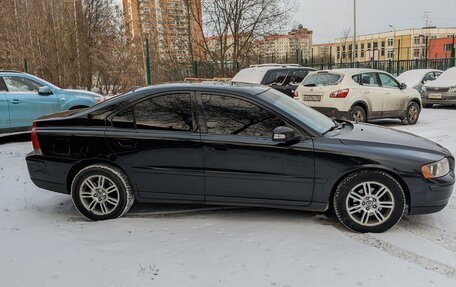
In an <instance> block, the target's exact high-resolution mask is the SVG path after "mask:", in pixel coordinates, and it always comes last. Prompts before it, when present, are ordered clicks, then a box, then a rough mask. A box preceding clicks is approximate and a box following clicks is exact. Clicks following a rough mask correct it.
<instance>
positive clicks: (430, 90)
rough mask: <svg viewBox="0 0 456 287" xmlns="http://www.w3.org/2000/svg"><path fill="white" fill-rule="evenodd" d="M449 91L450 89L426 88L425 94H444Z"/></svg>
mask: <svg viewBox="0 0 456 287" xmlns="http://www.w3.org/2000/svg"><path fill="white" fill-rule="evenodd" d="M449 90H450V88H436V87H427V88H426V91H427V92H432V93H446V92H448V91H449Z"/></svg>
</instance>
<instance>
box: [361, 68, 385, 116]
mask: <svg viewBox="0 0 456 287" xmlns="http://www.w3.org/2000/svg"><path fill="white" fill-rule="evenodd" d="M354 79H355V81H356V82H357V83H358V84H360V87H358V88H359V92H358V94H359V95H360V97H361V99H363V101H365V102H366V103H367V104H368V106H369V111H367V117H368V119H377V118H380V117H381V116H382V112H383V102H384V100H385V91H384V90H383V89H382V88H381V86H380V82H379V79H378V77H377V74H376V73H373V72H372V73H362V74H359V75H356V76H355V78H354Z"/></svg>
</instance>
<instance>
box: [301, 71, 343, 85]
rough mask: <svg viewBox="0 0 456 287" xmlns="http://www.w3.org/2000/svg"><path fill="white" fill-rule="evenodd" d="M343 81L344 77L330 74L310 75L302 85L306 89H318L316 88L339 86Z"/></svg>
mask: <svg viewBox="0 0 456 287" xmlns="http://www.w3.org/2000/svg"><path fill="white" fill-rule="evenodd" d="M341 80H342V76H341V75H338V74H330V73H315V74H309V75H308V76H307V77H306V78H305V79H304V81H302V85H303V86H305V87H316V86H334V85H337V84H339V82H340V81H341Z"/></svg>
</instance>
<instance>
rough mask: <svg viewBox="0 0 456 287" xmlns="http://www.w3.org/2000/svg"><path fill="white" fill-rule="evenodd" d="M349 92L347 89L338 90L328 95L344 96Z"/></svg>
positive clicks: (334, 96)
mask: <svg viewBox="0 0 456 287" xmlns="http://www.w3.org/2000/svg"><path fill="white" fill-rule="evenodd" d="M349 92H350V90H349V89H343V90H338V91H335V92H332V93H331V94H330V95H329V97H330V98H346V97H347V96H348V93H349Z"/></svg>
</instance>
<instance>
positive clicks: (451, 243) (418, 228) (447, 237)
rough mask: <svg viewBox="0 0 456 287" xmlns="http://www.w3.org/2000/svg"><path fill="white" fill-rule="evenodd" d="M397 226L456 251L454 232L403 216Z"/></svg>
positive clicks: (455, 235)
mask: <svg viewBox="0 0 456 287" xmlns="http://www.w3.org/2000/svg"><path fill="white" fill-rule="evenodd" d="M399 226H400V227H402V228H404V229H405V230H407V231H409V232H411V233H413V234H415V235H418V236H420V237H422V238H424V239H426V240H429V241H431V242H432V243H434V244H437V245H439V246H440V247H442V248H445V249H447V250H450V251H452V252H455V253H456V234H453V233H451V232H447V231H445V230H442V229H439V228H436V227H434V226H430V225H426V224H422V223H418V222H415V221H412V220H410V219H408V218H407V217H403V218H402V220H401V221H400V223H399Z"/></svg>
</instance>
